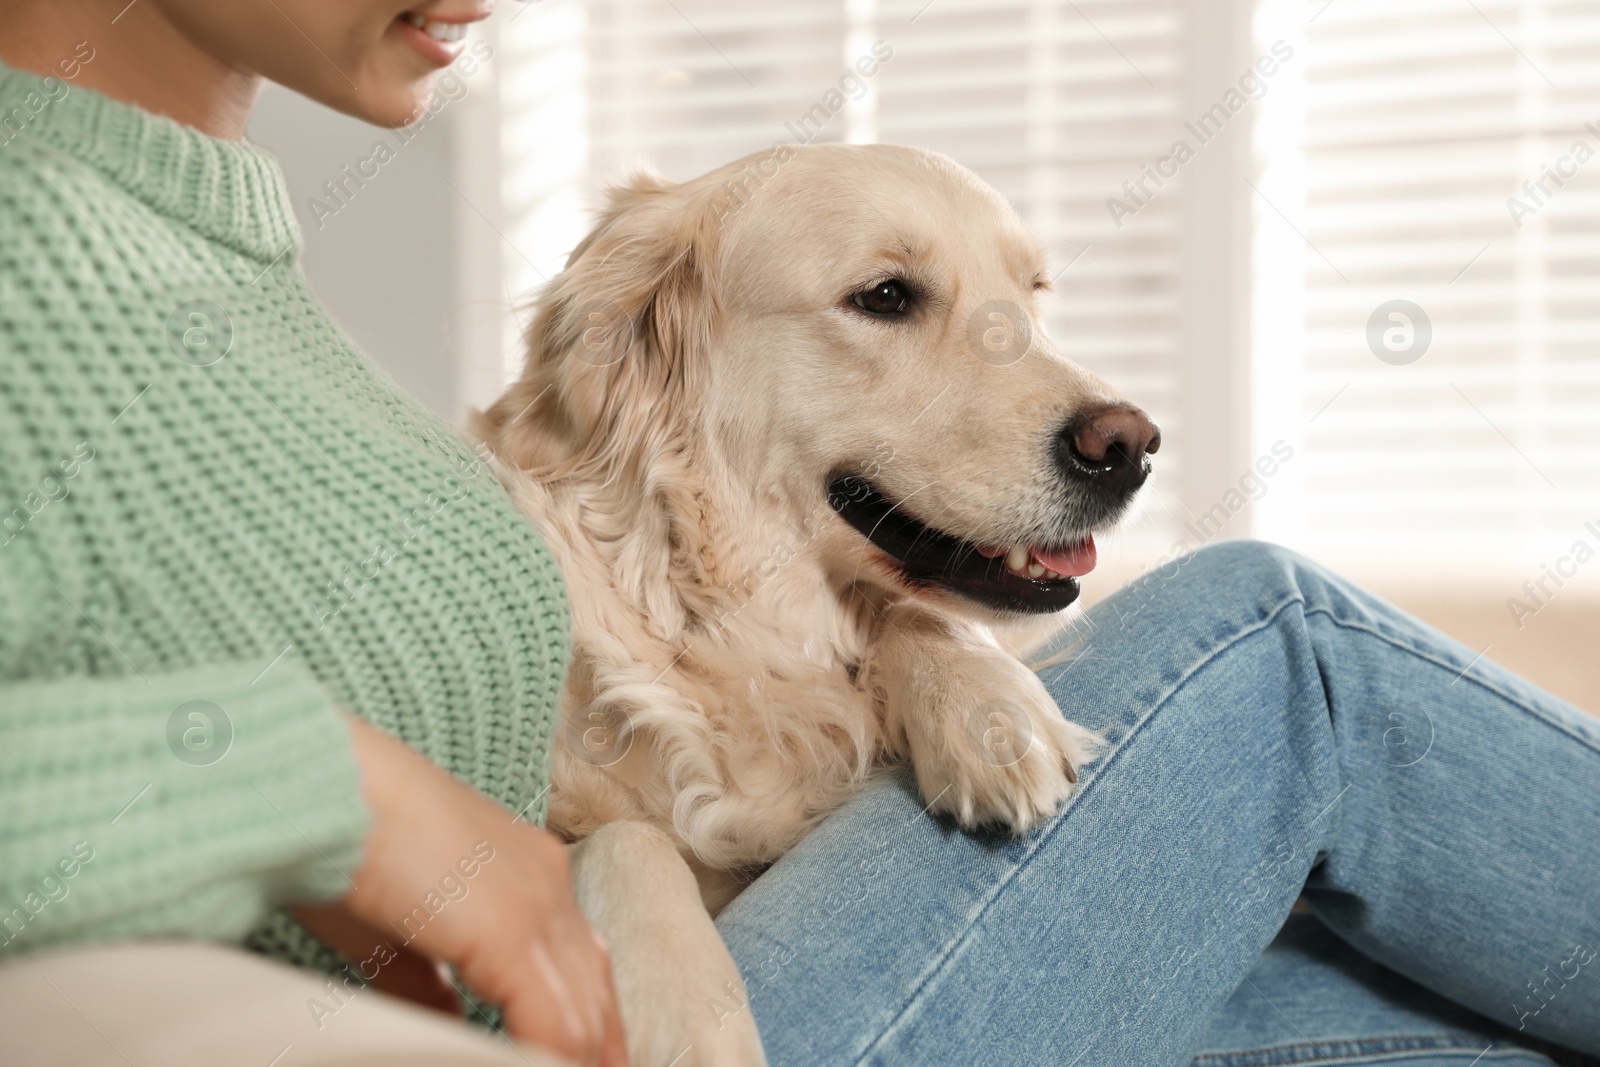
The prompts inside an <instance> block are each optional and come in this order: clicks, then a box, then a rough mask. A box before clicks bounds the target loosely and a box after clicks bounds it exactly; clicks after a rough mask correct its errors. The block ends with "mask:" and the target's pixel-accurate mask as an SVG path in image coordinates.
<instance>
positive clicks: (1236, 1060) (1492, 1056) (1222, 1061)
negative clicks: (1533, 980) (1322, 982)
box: [1190, 1035, 1545, 1067]
mask: <svg viewBox="0 0 1600 1067" xmlns="http://www.w3.org/2000/svg"><path fill="white" fill-rule="evenodd" d="M1316 1049H1328V1050H1329V1051H1327V1052H1325V1053H1313V1054H1312V1056H1311V1058H1309V1059H1302V1058H1299V1056H1298V1055H1296V1053H1302V1054H1303V1053H1311V1052H1313V1050H1316ZM1456 1052H1459V1053H1460V1054H1461V1055H1463V1056H1467V1055H1475V1056H1476V1057H1477V1058H1476V1059H1474V1060H1472V1061H1471V1062H1472V1063H1474V1064H1476V1063H1491V1062H1496V1061H1503V1060H1505V1059H1507V1058H1508V1057H1509V1058H1513V1059H1521V1060H1527V1059H1529V1058H1537V1059H1539V1060H1544V1059H1545V1057H1543V1056H1540V1055H1539V1053H1537V1052H1534V1051H1532V1050H1531V1049H1524V1048H1515V1047H1508V1048H1501V1049H1496V1048H1494V1046H1493V1043H1492V1042H1491V1043H1490V1046H1489V1048H1484V1049H1480V1048H1479V1047H1478V1046H1477V1045H1475V1044H1474V1045H1466V1044H1462V1043H1461V1041H1460V1040H1459V1039H1458V1038H1454V1037H1428V1036H1424V1035H1417V1036H1414V1037H1402V1036H1399V1035H1396V1036H1393V1037H1384V1038H1356V1039H1348V1038H1330V1039H1328V1040H1326V1041H1305V1042H1296V1043H1294V1044H1290V1045H1267V1046H1264V1047H1260V1048H1253V1049H1239V1050H1237V1051H1231V1052H1202V1053H1200V1054H1199V1055H1197V1056H1196V1057H1195V1058H1194V1060H1193V1061H1192V1062H1191V1064H1190V1067H1321V1065H1324V1064H1340V1063H1346V1064H1348V1063H1356V1064H1360V1063H1395V1062H1399V1061H1403V1060H1409V1059H1416V1058H1418V1057H1421V1056H1428V1057H1433V1056H1436V1055H1438V1054H1439V1053H1456Z"/></svg>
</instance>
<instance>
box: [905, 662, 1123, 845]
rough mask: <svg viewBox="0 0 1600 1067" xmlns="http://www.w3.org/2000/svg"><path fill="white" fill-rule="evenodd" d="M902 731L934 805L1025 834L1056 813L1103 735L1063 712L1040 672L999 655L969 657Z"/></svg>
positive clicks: (970, 821) (967, 820)
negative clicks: (1076, 721)
mask: <svg viewBox="0 0 1600 1067" xmlns="http://www.w3.org/2000/svg"><path fill="white" fill-rule="evenodd" d="M923 699H924V700H925V701H926V705H925V706H924V707H923V708H921V709H917V710H913V711H912V712H911V714H910V716H908V718H907V722H906V730H907V734H908V738H909V740H910V743H911V761H912V763H913V765H914V766H915V768H916V773H917V784H918V786H919V787H920V788H921V790H922V795H923V799H924V800H926V801H928V806H929V809H930V810H932V811H939V812H948V813H949V814H950V815H953V816H954V817H955V819H956V821H957V822H959V823H960V824H961V825H962V826H963V827H966V828H969V829H970V828H972V827H975V826H980V825H984V824H999V825H1002V826H1006V827H1008V828H1010V829H1011V830H1012V831H1014V832H1016V833H1021V832H1022V831H1024V830H1027V829H1028V828H1029V827H1031V826H1034V825H1035V824H1037V823H1039V822H1040V821H1042V820H1044V819H1048V818H1050V817H1051V816H1052V815H1054V814H1055V813H1056V812H1057V811H1058V810H1060V808H1061V805H1062V803H1063V802H1064V801H1065V800H1066V799H1067V796H1068V795H1069V794H1070V793H1071V792H1072V787H1073V785H1074V784H1075V783H1076V782H1077V780H1078V775H1077V768H1078V767H1080V766H1082V765H1083V764H1084V763H1087V762H1088V761H1089V760H1091V759H1093V758H1094V755H1095V752H1096V751H1097V749H1098V747H1099V744H1100V738H1099V736H1098V735H1097V734H1095V733H1094V732H1093V731H1091V730H1087V729H1085V728H1084V727H1082V726H1079V725H1077V724H1076V723H1073V722H1069V721H1067V720H1066V719H1064V718H1062V716H1061V712H1060V711H1059V710H1058V709H1057V708H1056V704H1055V701H1054V700H1052V699H1051V698H1050V694H1049V693H1048V692H1047V691H1046V690H1045V688H1044V685H1043V684H1042V683H1041V682H1040V681H1039V679H1038V677H1037V676H1036V675H1035V674H1034V673H1033V672H1032V671H1030V670H1028V668H1027V667H1025V666H1023V665H1022V664H1021V663H1019V662H1017V661H1016V660H1015V659H1012V658H1011V657H1009V656H1007V655H1004V654H1003V653H998V652H996V653H992V654H989V653H982V652H980V653H974V654H968V655H964V656H963V657H962V658H961V660H960V661H958V662H956V663H953V664H950V665H949V668H948V670H947V672H946V673H945V678H944V684H942V685H940V686H939V687H938V689H937V690H936V691H935V692H933V693H929V694H926V695H924V697H923Z"/></svg>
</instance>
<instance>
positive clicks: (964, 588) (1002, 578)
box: [828, 474, 1095, 615]
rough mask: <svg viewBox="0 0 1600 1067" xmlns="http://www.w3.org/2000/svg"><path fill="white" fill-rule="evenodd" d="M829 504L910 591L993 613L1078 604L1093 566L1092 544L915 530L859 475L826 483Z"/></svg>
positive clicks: (1089, 539)
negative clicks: (934, 591)
mask: <svg viewBox="0 0 1600 1067" xmlns="http://www.w3.org/2000/svg"><path fill="white" fill-rule="evenodd" d="M828 503H829V504H831V505H832V506H833V509H834V510H835V511H837V512H838V513H839V516H840V517H841V518H843V519H844V520H845V521H846V522H848V523H849V524H850V525H851V526H854V527H855V528H856V530H858V531H859V532H860V533H861V535H862V536H863V537H865V538H866V539H867V540H868V541H871V542H872V543H873V544H874V545H876V546H877V547H878V548H879V549H880V550H882V551H883V552H885V553H886V554H888V555H889V556H891V557H893V558H894V560H895V561H896V562H897V563H899V565H900V569H901V571H902V573H903V576H904V578H905V580H906V581H907V582H908V583H909V584H911V585H914V586H918V585H920V586H930V585H931V586H938V587H940V588H943V589H948V590H949V591H950V592H952V593H956V594H957V595H959V596H963V597H966V598H967V599H969V600H973V601H976V602H977V603H979V604H982V605H984V606H985V607H988V608H992V609H994V610H996V611H1006V612H1015V613H1019V614H1029V615H1034V614H1043V613H1045V612H1052V611H1060V610H1062V609H1063V608H1065V607H1067V606H1068V605H1069V604H1071V603H1072V602H1073V601H1074V600H1077V599H1078V592H1079V588H1078V578H1080V577H1082V576H1083V575H1085V574H1088V573H1089V572H1090V571H1091V570H1093V569H1094V565H1095V544H1094V538H1093V537H1084V538H1083V539H1082V540H1080V541H1077V542H1075V543H1073V544H1070V545H1066V546H1063V547H1057V548H1044V547H1033V546H1027V545H984V544H978V543H976V542H973V541H964V540H962V539H961V538H959V537H955V536H952V535H951V534H947V533H943V532H941V531H939V530H936V529H934V528H933V527H931V526H928V525H926V524H924V523H922V522H919V521H918V520H917V519H916V518H914V517H913V516H912V515H910V514H908V513H907V511H906V510H905V509H904V508H903V507H901V506H899V505H898V504H896V503H895V502H894V501H891V500H890V499H889V498H888V497H886V496H884V495H883V494H882V493H881V492H879V491H878V489H877V487H876V486H874V485H873V484H872V483H871V482H869V481H867V480H866V479H865V478H863V477H861V476H860V475H859V474H837V475H835V476H834V477H832V478H831V479H830V480H829V482H828Z"/></svg>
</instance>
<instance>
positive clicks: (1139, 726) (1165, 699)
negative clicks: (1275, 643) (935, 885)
mask: <svg viewBox="0 0 1600 1067" xmlns="http://www.w3.org/2000/svg"><path fill="white" fill-rule="evenodd" d="M1293 604H1299V605H1301V606H1302V608H1303V607H1304V606H1305V599H1304V598H1303V597H1301V596H1298V595H1294V594H1291V595H1288V596H1286V597H1285V598H1284V600H1283V602H1282V603H1281V604H1278V605H1276V606H1275V607H1272V608H1271V609H1270V610H1269V611H1268V612H1267V613H1266V614H1265V615H1263V616H1262V617H1261V618H1260V619H1258V620H1257V621H1256V623H1255V624H1254V625H1252V626H1249V627H1246V628H1244V629H1241V630H1239V631H1238V632H1236V633H1233V634H1230V635H1229V637H1228V639H1227V640H1226V641H1224V642H1222V643H1221V644H1219V645H1217V647H1216V648H1213V649H1212V650H1211V651H1209V652H1207V653H1206V654H1205V655H1204V656H1203V657H1202V658H1201V659H1200V660H1199V661H1198V662H1196V663H1195V664H1194V666H1192V667H1190V668H1189V670H1188V671H1186V672H1185V673H1184V674H1183V675H1182V676H1181V677H1180V678H1178V679H1177V680H1176V681H1175V682H1173V684H1172V687H1171V688H1170V689H1168V690H1167V692H1166V693H1164V694H1163V695H1162V696H1161V698H1160V699H1159V700H1157V701H1156V702H1155V704H1154V705H1153V706H1152V707H1151V708H1150V711H1149V712H1148V713H1146V715H1145V716H1144V718H1142V719H1140V720H1139V721H1138V722H1137V723H1135V724H1134V727H1133V729H1131V730H1129V731H1128V733H1127V735H1126V736H1125V737H1123V738H1122V740H1120V741H1119V742H1117V744H1116V746H1115V747H1114V748H1113V749H1112V750H1111V752H1110V753H1109V754H1107V756H1106V757H1105V761H1104V763H1102V764H1101V765H1100V766H1099V767H1098V768H1097V769H1096V771H1095V774H1094V775H1093V776H1092V777H1091V778H1090V779H1089V780H1088V781H1087V782H1085V783H1084V785H1083V787H1082V788H1081V789H1080V790H1078V791H1077V792H1076V793H1074V794H1073V796H1072V798H1071V799H1070V800H1069V801H1068V803H1067V805H1066V806H1065V807H1063V809H1062V811H1061V812H1059V813H1058V814H1057V816H1056V818H1054V819H1053V820H1051V822H1050V825H1049V827H1048V828H1047V829H1046V830H1045V832H1044V833H1043V834H1041V835H1040V836H1039V838H1038V839H1037V840H1036V841H1035V842H1034V843H1033V847H1031V848H1029V849H1028V851H1027V853H1026V854H1024V855H1023V856H1021V857H1020V858H1019V859H1018V860H1017V862H1016V864H1015V865H1013V866H1012V868H1011V870H1010V871H1009V872H1007V874H1006V876H1005V878H1003V879H1002V880H1001V881H999V882H998V883H996V885H995V887H994V889H993V890H992V891H991V892H990V893H989V897H988V899H987V900H985V901H984V902H983V905H982V906H981V907H980V908H979V909H978V911H977V912H976V913H975V914H974V915H973V917H972V919H971V921H969V922H968V923H967V925H966V926H965V928H963V930H962V931H961V933H960V935H959V936H957V937H956V938H954V939H953V940H952V941H951V942H950V943H949V944H948V945H946V946H945V948H944V950H943V951H942V952H941V953H940V954H939V958H938V960H937V961H936V962H935V963H934V964H933V965H932V966H931V967H930V968H929V970H928V972H927V975H926V976H925V977H924V978H923V979H922V981H920V982H918V983H917V987H916V989H914V990H912V992H911V995H910V996H909V997H908V998H907V1000H906V1002H905V1004H904V1005H903V1006H902V1007H901V1008H900V1010H899V1011H897V1012H895V1015H894V1018H893V1019H891V1020H890V1021H889V1024H888V1025H887V1026H885V1027H884V1029H883V1032H882V1033H880V1034H879V1035H878V1036H877V1037H876V1038H874V1039H873V1041H872V1043H871V1044H869V1045H868V1046H867V1047H866V1048H865V1049H863V1050H862V1052H861V1055H860V1056H858V1057H857V1058H856V1061H855V1067H861V1065H862V1064H865V1063H866V1062H867V1057H869V1056H871V1055H872V1054H873V1053H874V1052H876V1051H877V1049H878V1048H879V1047H880V1046H882V1044H883V1043H884V1041H886V1040H887V1039H888V1038H889V1037H890V1035H892V1034H893V1033H894V1032H895V1030H896V1029H897V1028H898V1027H899V1025H900V1022H901V1020H902V1019H904V1018H905V1017H906V1015H907V1014H908V1013H909V1012H910V1011H911V1009H912V1008H913V1007H915V1006H916V1004H917V1001H918V1000H919V999H921V997H922V994H923V992H924V991H925V990H926V989H927V988H928V985H929V984H930V983H931V982H932V981H933V980H934V979H935V978H937V977H938V976H939V974H940V973H941V972H942V971H943V970H944V968H945V965H946V963H948V962H949V960H950V957H951V956H953V955H954V954H955V953H956V952H957V951H958V950H959V949H960V948H961V946H962V945H963V944H965V943H966V941H967V940H968V938H969V937H970V936H971V934H972V931H973V930H974V929H975V928H976V927H977V925H978V924H979V923H980V922H982V921H983V917H984V915H986V914H987V913H988V911H989V909H990V907H991V906H993V904H994V902H995V901H996V900H998V899H1000V897H1001V895H1002V894H1004V893H1005V891H1006V890H1007V889H1008V888H1010V886H1011V883H1012V882H1014V881H1015V880H1016V878H1017V876H1018V875H1020V874H1021V873H1022V872H1023V871H1024V870H1025V869H1026V868H1027V867H1028V865H1029V864H1030V863H1032V862H1033V859H1034V857H1035V856H1037V855H1038V854H1039V850H1040V849H1041V848H1043V847H1044V846H1045V845H1046V844H1047V843H1048V842H1049V841H1050V839H1051V838H1052V837H1054V836H1055V833H1056V831H1057V830H1059V829H1060V828H1061V825H1062V823H1063V822H1065V819H1064V818H1062V816H1063V815H1065V813H1066V810H1067V807H1071V806H1074V805H1076V804H1077V803H1078V802H1079V801H1080V800H1081V798H1082V797H1084V796H1086V795H1087V794H1088V792H1089V791H1090V790H1091V789H1093V788H1094V787H1095V784H1096V783H1097V782H1098V781H1100V779H1101V777H1102V775H1103V773H1104V772H1105V770H1106V769H1108V768H1109V767H1110V766H1111V765H1112V764H1113V763H1115V762H1116V760H1117V758H1118V757H1119V756H1120V755H1121V754H1122V753H1123V751H1124V750H1126V749H1127V747H1128V746H1129V745H1130V744H1131V743H1132V742H1133V741H1134V739H1135V738H1137V737H1138V736H1139V735H1140V734H1141V733H1143V732H1144V729H1145V727H1146V726H1147V725H1148V724H1149V723H1150V721H1151V720H1153V719H1154V718H1155V717H1156V716H1157V715H1159V714H1160V713H1161V711H1162V709H1163V708H1165V707H1166V706H1167V704H1168V703H1169V702H1171V700H1172V698H1173V697H1175V696H1177V695H1178V693H1180V692H1181V691H1182V690H1183V688H1184V686H1186V685H1188V684H1189V682H1190V681H1192V680H1193V679H1194V677H1195V675H1197V674H1199V673H1200V672H1201V671H1202V670H1204V669H1205V668H1206V667H1207V666H1209V665H1210V664H1211V662H1212V661H1213V660H1215V659H1216V658H1217V657H1218V656H1220V655H1222V654H1223V653H1224V652H1226V651H1227V650H1228V649H1230V648H1232V647H1233V646H1234V645H1236V644H1238V643H1239V642H1240V641H1243V640H1245V639H1246V638H1248V637H1252V636H1254V635H1255V634H1257V633H1260V632H1261V631H1263V630H1265V629H1267V628H1268V627H1269V626H1271V625H1272V624H1273V622H1274V621H1275V620H1276V619H1277V617H1278V616H1279V615H1280V614H1282V613H1283V611H1284V610H1285V609H1287V608H1288V607H1289V606H1290V605H1293Z"/></svg>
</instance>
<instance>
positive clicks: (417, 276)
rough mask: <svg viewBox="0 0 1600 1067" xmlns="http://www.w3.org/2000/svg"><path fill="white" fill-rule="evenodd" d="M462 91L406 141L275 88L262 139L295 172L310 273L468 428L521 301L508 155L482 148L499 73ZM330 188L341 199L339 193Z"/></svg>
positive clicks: (265, 108) (345, 321) (326, 297)
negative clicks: (507, 224)
mask: <svg viewBox="0 0 1600 1067" xmlns="http://www.w3.org/2000/svg"><path fill="white" fill-rule="evenodd" d="M455 85H456V86H457V88H456V89H455V90H454V91H453V93H452V95H453V97H454V98H453V99H446V100H444V101H443V103H442V104H441V106H440V108H439V110H438V112H437V114H436V115H434V116H432V117H431V118H429V119H427V120H426V121H425V122H424V123H423V124H422V125H421V127H420V128H414V129H409V130H404V131H396V130H387V129H381V128H378V127H374V126H369V125H367V124H366V123H363V122H359V121H357V120H355V119H352V118H349V117H347V116H344V115H341V114H338V113H336V112H333V111H330V110H329V109H327V108H325V107H322V106H321V105H318V104H314V103H312V102H311V101H309V100H307V99H305V98H304V97H300V96H298V95H296V94H294V93H291V92H289V91H287V90H284V89H281V88H279V87H277V86H275V85H269V86H267V88H266V90H265V91H264V92H263V94H262V99H261V101H260V104H259V105H258V107H257V109H256V112H255V115H254V117H253V119H252V120H251V123H250V130H249V137H250V140H251V141H253V142H254V143H256V144H258V145H260V146H261V147H263V148H266V149H267V150H269V151H271V152H272V153H274V154H275V155H276V156H277V157H278V161H279V163H280V164H281V165H282V167H283V170H284V174H285V176H286V178H287V180H288V183H289V188H290V191H291V193H292V194H293V197H294V203H295V214H296V216H297V217H298V218H299V221H300V226H301V229H302V230H303V231H304V234H305V251H304V256H303V264H304V267H305V270H306V274H307V275H308V276H309V277H310V279H311V284H312V285H313V286H314V287H315V289H316V291H317V294H318V295H319V296H320V297H321V299H322V301H323V303H324V304H325V305H326V306H327V308H328V309H329V311H330V312H331V313H332V315H333V317H334V319H335V320H337V321H338V323H339V324H340V325H341V326H342V327H343V328H344V329H345V330H346V331H347V332H349V334H350V335H351V336H352V337H353V338H354V339H355V341H356V343H357V344H358V345H360V346H361V348H362V349H363V350H364V351H365V352H366V353H367V355H368V356H370V357H371V358H372V359H373V360H374V361H375V362H376V363H377V364H378V365H379V366H380V367H382V368H383V369H384V370H385V371H387V372H388V373H389V374H390V375H392V376H393V377H394V378H395V380H396V381H398V382H399V384H400V385H401V386H402V387H403V388H405V389H406V390H407V391H408V392H410V393H411V394H412V395H414V396H416V397H417V398H418V399H420V400H421V401H422V402H423V403H424V404H425V405H427V406H428V407H429V408H430V409H432V410H433V411H435V412H437V413H438V414H440V415H442V416H444V417H445V418H446V419H448V420H449V421H450V422H452V423H453V424H456V425H459V424H460V423H461V421H462V418H463V416H464V415H465V413H466V410H467V408H468V406H469V405H481V404H483V403H485V402H486V401H487V400H488V399H489V398H491V397H492V396H493V394H494V392H495V391H496V389H497V388H498V386H499V384H500V383H501V381H502V376H503V359H502V355H501V352H502V347H501V338H500V325H499V324H500V320H501V319H502V318H503V317H504V316H505V315H506V314H507V312H508V301H507V297H506V294H504V293H503V292H500V291H499V288H498V287H499V286H500V266H499V256H500V250H499V248H498V247H497V246H496V243H497V242H498V240H499V239H498V237H496V236H495V230H494V227H496V226H498V222H497V221H496V219H497V216H498V213H499V199H500V198H499V185H498V167H499V161H498V155H497V153H496V152H494V151H493V150H492V149H488V148H485V147H484V146H485V145H486V144H488V145H492V144H493V141H494V138H493V137H492V136H490V137H487V138H486V137H481V136H479V137H473V136H471V135H472V133H473V132H474V130H475V129H476V125H477V124H478V123H481V122H483V121H486V120H487V121H489V122H491V123H492V122H493V121H494V118H493V115H494V111H493V109H494V98H495V93H494V70H493V67H492V64H490V65H487V66H484V67H481V68H479V69H477V70H475V71H474V72H473V73H472V75H471V76H470V77H462V78H460V79H459V80H458V81H457V82H456V83H455ZM468 144H475V145H476V146H477V147H475V148H473V149H472V150H471V151H468V150H467V147H466V146H467V145H468ZM352 175H353V177H352ZM366 175H370V177H368V176H366ZM329 181H334V182H336V183H340V184H342V189H341V190H339V191H338V192H337V193H336V194H330V193H329V192H328V191H327V189H326V187H325V183H327V182H329ZM319 204H320V205H321V206H319ZM480 209H481V214H480Z"/></svg>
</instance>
